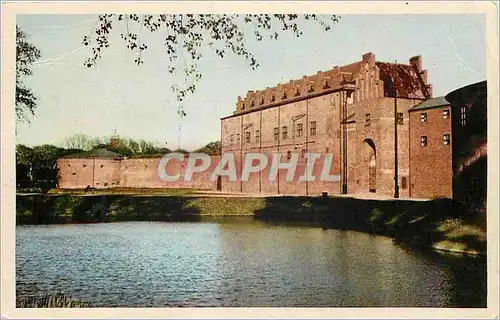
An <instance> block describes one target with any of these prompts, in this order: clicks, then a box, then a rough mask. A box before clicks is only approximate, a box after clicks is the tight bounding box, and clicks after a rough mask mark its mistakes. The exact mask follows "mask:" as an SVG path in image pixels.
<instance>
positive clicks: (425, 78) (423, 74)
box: [420, 70, 427, 84]
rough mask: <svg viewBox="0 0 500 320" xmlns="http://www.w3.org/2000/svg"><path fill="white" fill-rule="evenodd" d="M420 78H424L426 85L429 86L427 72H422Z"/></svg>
mask: <svg viewBox="0 0 500 320" xmlns="http://www.w3.org/2000/svg"><path fill="white" fill-rule="evenodd" d="M420 76H421V77H422V80H423V81H424V83H425V84H427V70H422V71H420Z"/></svg>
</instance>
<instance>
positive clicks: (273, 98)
mask: <svg viewBox="0 0 500 320" xmlns="http://www.w3.org/2000/svg"><path fill="white" fill-rule="evenodd" d="M275 100H276V98H275V97H274V94H273V95H272V96H271V102H274V101H275Z"/></svg>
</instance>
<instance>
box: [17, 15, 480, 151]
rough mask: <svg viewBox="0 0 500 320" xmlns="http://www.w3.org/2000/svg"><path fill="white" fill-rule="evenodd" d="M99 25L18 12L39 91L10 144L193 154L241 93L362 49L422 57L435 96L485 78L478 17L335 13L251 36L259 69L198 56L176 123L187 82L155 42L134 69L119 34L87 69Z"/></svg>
mask: <svg viewBox="0 0 500 320" xmlns="http://www.w3.org/2000/svg"><path fill="white" fill-rule="evenodd" d="M96 19H97V16H95V15H68V14H66V15H35V14H30V15H18V16H17V24H18V25H19V26H20V27H21V28H22V29H23V30H24V31H25V32H27V33H28V34H30V40H31V42H32V43H33V44H35V45H36V46H37V47H38V48H39V49H40V51H41V53H42V57H41V58H40V60H39V61H38V62H37V64H36V65H35V66H34V67H33V72H34V74H33V76H32V77H30V78H28V79H26V80H25V83H26V84H27V85H28V86H29V87H30V88H32V89H33V91H34V92H35V93H36V94H37V95H38V98H39V103H38V107H37V109H36V114H35V116H33V117H31V122H30V123H29V124H27V123H20V124H18V127H17V136H16V140H17V143H22V144H26V145H30V146H33V145H40V144H46V143H48V144H55V145H61V144H62V143H63V142H64V140H65V139H66V138H68V137H70V136H72V135H74V134H85V135H88V136H91V137H103V136H110V135H111V134H113V132H114V131H115V130H116V133H117V134H118V135H119V136H120V137H126V138H133V139H144V140H148V141H154V142H157V143H158V144H159V145H161V146H165V143H166V144H167V145H166V146H167V147H168V148H170V149H176V148H178V147H181V148H184V149H188V150H193V149H195V148H198V147H201V146H203V145H205V144H207V143H209V142H211V141H216V140H220V118H221V117H224V116H227V115H230V114H231V113H232V112H233V111H234V109H235V104H236V101H237V98H238V96H245V95H246V93H247V91H248V90H261V89H265V88H266V87H272V86H275V85H276V84H277V83H280V82H288V81H289V80H292V79H300V78H302V76H304V75H313V74H315V73H316V72H317V71H319V70H323V71H325V70H329V69H331V68H333V67H334V66H336V65H339V66H341V65H344V64H348V63H352V62H356V61H359V60H361V56H362V55H363V54H364V53H367V52H373V53H374V54H375V55H376V59H377V60H378V61H395V60H397V61H398V62H399V63H408V60H409V59H410V57H412V56H415V55H421V56H422V60H423V68H424V69H427V70H428V81H429V83H431V84H432V85H433V91H434V96H435V97H437V96H442V95H446V94H447V93H448V92H450V91H453V90H454V89H457V88H460V87H462V86H465V85H468V84H471V83H475V82H479V81H483V80H485V79H486V51H485V49H486V48H485V19H484V16H482V15H472V14H469V15H466V14H447V15H439V14H401V15H342V17H341V19H340V21H339V23H337V24H335V25H334V26H333V28H332V30H331V31H329V32H324V31H322V30H321V28H320V27H319V26H318V25H314V24H308V25H305V27H304V29H303V30H304V34H303V36H302V37H300V38H295V37H293V36H292V35H289V34H283V36H282V37H281V38H279V39H278V40H276V41H271V40H265V41H263V42H257V41H255V40H253V38H252V37H249V38H248V39H247V41H246V43H247V46H248V48H249V49H250V50H251V51H252V52H253V53H254V54H255V56H256V57H257V59H258V61H259V63H260V67H259V68H258V69H257V70H251V68H250V67H249V66H248V63H247V62H246V61H245V60H244V59H243V58H242V57H238V56H234V55H231V54H228V55H226V57H225V58H224V59H220V58H219V57H217V56H215V55H214V54H212V53H211V52H210V51H208V50H204V51H203V52H204V53H205V55H204V57H203V59H202V60H201V62H200V63H199V65H200V71H201V72H202V74H203V78H202V80H201V81H200V83H199V84H198V89H197V91H196V93H195V94H193V95H191V96H189V97H188V98H187V99H186V100H185V101H184V102H183V108H184V110H185V111H186V114H187V115H186V116H185V117H184V118H182V119H181V118H180V117H179V115H178V114H177V110H178V107H179V104H178V102H176V100H175V98H174V95H173V93H172V92H171V90H170V86H171V85H172V84H173V83H182V81H183V79H184V77H183V76H180V75H177V76H176V75H171V74H170V73H168V72H167V70H166V64H167V61H168V60H167V54H166V52H165V49H164V46H163V41H162V38H161V36H158V35H156V34H149V33H147V32H143V33H141V37H143V38H142V39H144V41H147V43H148V49H147V50H146V52H145V54H144V56H143V57H144V64H142V65H140V66H137V65H136V64H135V63H134V59H135V56H134V54H133V53H132V52H130V50H129V49H127V48H126V47H125V45H124V42H123V41H122V40H121V39H120V38H119V36H118V33H116V35H115V36H113V37H112V38H111V46H110V48H108V50H107V51H106V52H105V53H104V54H103V57H102V59H101V60H99V61H98V65H97V67H95V68H87V67H85V66H84V64H83V62H84V60H85V59H86V58H87V57H90V55H91V52H90V49H88V48H82V39H83V37H84V36H85V35H86V34H89V32H91V30H92V28H93V26H94V25H95V22H96ZM117 30H118V31H120V29H117Z"/></svg>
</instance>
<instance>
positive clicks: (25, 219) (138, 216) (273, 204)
mask: <svg viewBox="0 0 500 320" xmlns="http://www.w3.org/2000/svg"><path fill="white" fill-rule="evenodd" d="M228 217H253V218H254V219H257V220H260V221H263V222H267V223H278V224H282V223H293V222H300V223H307V224H308V225H311V226H315V227H321V228H323V229H339V230H353V231H361V232H366V233H370V234H377V235H383V236H388V237H391V238H392V239H393V241H395V242H399V243H404V244H407V245H409V246H413V247H425V248H430V249H435V250H440V251H447V252H456V253H464V254H471V255H486V221H485V220H486V217H482V216H479V215H477V214H474V213H471V212H466V211H464V210H461V208H460V207H459V206H458V205H457V204H456V203H454V202H453V201H451V200H448V199H437V200H429V201H408V200H392V201H391V200H366V199H357V198H349V197H327V198H323V197H306V196H277V197H276V196H275V197H244V196H238V197H232V196H223V195H217V196H216V197H213V196H207V195H206V194H202V193H200V194H195V193H192V194H189V196H187V195H185V194H170V195H168V194H68V193H60V194H37V195H16V225H43V224H68V223H108V222H120V221H164V222H181V221H186V222H189V221H190V222H199V221H207V220H212V219H214V218H228Z"/></svg>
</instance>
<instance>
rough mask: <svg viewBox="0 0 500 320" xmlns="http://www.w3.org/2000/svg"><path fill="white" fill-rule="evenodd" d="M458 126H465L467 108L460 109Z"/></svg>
mask: <svg viewBox="0 0 500 320" xmlns="http://www.w3.org/2000/svg"><path fill="white" fill-rule="evenodd" d="M460 125H461V126H462V127H465V126H466V125H467V107H462V108H460Z"/></svg>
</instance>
